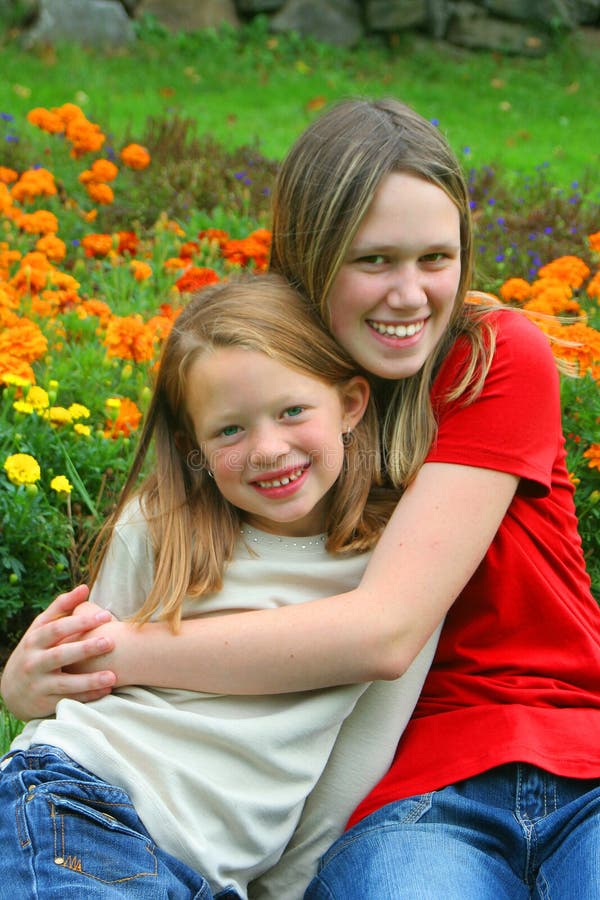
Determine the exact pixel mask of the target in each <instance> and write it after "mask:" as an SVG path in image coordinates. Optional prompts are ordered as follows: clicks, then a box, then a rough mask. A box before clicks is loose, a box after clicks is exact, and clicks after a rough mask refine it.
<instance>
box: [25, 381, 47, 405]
mask: <svg viewBox="0 0 600 900" xmlns="http://www.w3.org/2000/svg"><path fill="white" fill-rule="evenodd" d="M27 402H28V403H31V405H32V406H33V408H34V409H35V410H36V412H39V411H41V410H43V409H48V407H49V406H50V398H49V396H48V391H45V390H44V388H41V387H39V386H38V385H35V384H34V385H33V387H31V388H30V389H29V391H28V392H27Z"/></svg>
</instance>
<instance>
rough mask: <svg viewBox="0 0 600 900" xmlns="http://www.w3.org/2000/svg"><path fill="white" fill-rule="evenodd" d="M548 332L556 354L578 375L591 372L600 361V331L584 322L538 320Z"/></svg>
mask: <svg viewBox="0 0 600 900" xmlns="http://www.w3.org/2000/svg"><path fill="white" fill-rule="evenodd" d="M536 324H537V325H538V326H539V327H540V328H541V329H542V331H544V332H546V334H548V336H549V338H550V341H551V344H552V351H553V353H554V356H555V357H557V359H560V360H564V361H565V362H566V363H567V364H568V365H569V367H570V368H571V369H572V370H573V371H574V373H575V374H577V375H584V374H585V373H586V372H591V373H592V376H593V377H595V376H594V374H593V373H594V371H595V368H596V367H597V366H598V364H599V362H600V331H597V330H596V329H595V328H590V326H589V325H585V324H584V323H583V322H580V321H579V322H574V323H573V324H572V325H558V324H556V323H554V322H543V321H542V322H536Z"/></svg>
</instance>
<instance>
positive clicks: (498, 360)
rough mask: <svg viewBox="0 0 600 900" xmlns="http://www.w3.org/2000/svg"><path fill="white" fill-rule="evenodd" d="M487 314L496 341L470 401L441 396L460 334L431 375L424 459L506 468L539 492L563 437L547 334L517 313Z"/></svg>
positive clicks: (455, 362)
mask: <svg viewBox="0 0 600 900" xmlns="http://www.w3.org/2000/svg"><path fill="white" fill-rule="evenodd" d="M491 315H492V318H493V320H494V324H495V328H496V332H497V334H496V348H495V352H494V356H493V360H492V364H491V367H490V370H489V372H488V375H487V377H486V380H485V383H484V386H483V390H482V391H481V393H480V394H479V396H478V397H477V398H476V400H474V401H473V402H471V403H465V401H464V399H463V398H460V399H459V400H454V401H446V400H445V397H446V395H447V393H448V391H449V390H450V389H451V388H452V386H453V385H454V384H455V383H456V381H457V379H458V378H459V377H460V372H461V368H462V366H463V365H464V362H465V359H466V356H467V354H468V350H467V349H466V347H465V342H464V340H461V341H457V343H456V344H455V346H454V348H453V349H452V350H451V351H450V354H449V355H448V357H447V358H446V360H445V361H444V363H443V365H442V368H441V369H440V372H439V373H438V376H437V378H436V380H435V382H434V385H433V390H432V402H433V406H434V410H435V411H436V414H437V418H438V434H437V438H436V440H435V442H434V444H433V446H432V448H431V450H430V452H429V454H428V455H427V459H426V462H445V463H457V464H460V465H468V466H480V467H482V468H486V469H497V470H499V471H502V472H510V473H512V474H514V475H517V476H519V477H520V478H522V479H524V480H525V482H526V483H525V484H523V485H522V488H521V489H525V490H528V491H532V492H533V493H535V494H536V495H538V496H545V495H546V494H547V493H548V491H549V490H550V485H551V475H552V467H553V464H554V461H555V459H556V457H557V454H558V452H559V449H560V447H561V445H562V443H563V436H562V427H561V409H560V392H559V376H558V370H557V367H556V363H555V361H554V357H553V355H552V351H551V349H550V346H549V343H548V339H547V337H546V336H545V335H544V333H543V332H542V331H541V330H540V329H539V328H538V327H537V326H536V325H534V324H533V323H532V322H530V321H529V320H528V319H526V318H525V317H524V316H523V315H521V314H520V313H517V312H513V311H511V310H501V311H499V312H496V313H493V314H491ZM527 483H528V484H527Z"/></svg>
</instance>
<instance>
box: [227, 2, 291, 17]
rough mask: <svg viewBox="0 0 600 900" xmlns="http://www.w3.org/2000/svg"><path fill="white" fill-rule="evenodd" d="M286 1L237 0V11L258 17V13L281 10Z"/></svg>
mask: <svg viewBox="0 0 600 900" xmlns="http://www.w3.org/2000/svg"><path fill="white" fill-rule="evenodd" d="M283 3H284V0H236V4H235V5H236V9H237V11H238V12H240V13H249V14H250V15H257V14H258V13H269V12H275V11H276V10H278V9H281V7H282V6H283Z"/></svg>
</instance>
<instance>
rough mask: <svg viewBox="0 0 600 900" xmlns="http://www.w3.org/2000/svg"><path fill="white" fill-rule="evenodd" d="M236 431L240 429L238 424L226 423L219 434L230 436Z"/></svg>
mask: <svg viewBox="0 0 600 900" xmlns="http://www.w3.org/2000/svg"><path fill="white" fill-rule="evenodd" d="M238 431H241V428H240V426H239V425H226V426H225V428H224V429H223V430H222V432H221V434H222V435H223V437H231V436H232V435H234V434H237V433H238Z"/></svg>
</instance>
